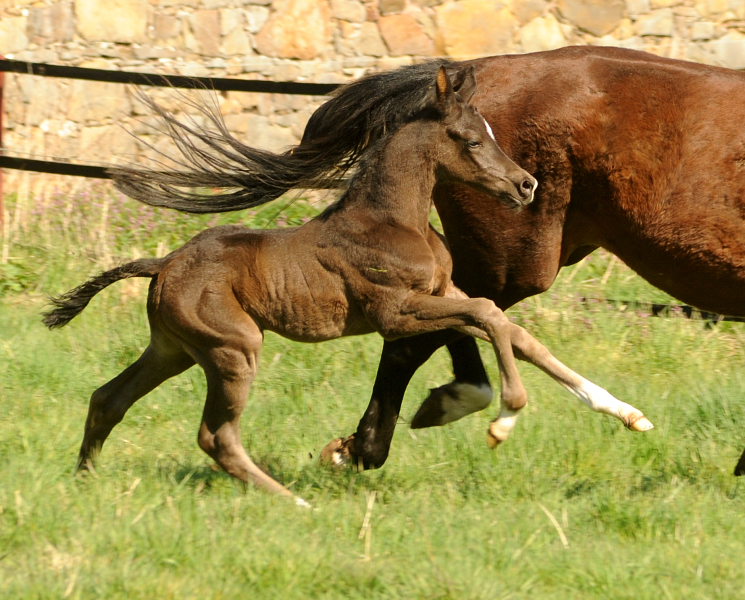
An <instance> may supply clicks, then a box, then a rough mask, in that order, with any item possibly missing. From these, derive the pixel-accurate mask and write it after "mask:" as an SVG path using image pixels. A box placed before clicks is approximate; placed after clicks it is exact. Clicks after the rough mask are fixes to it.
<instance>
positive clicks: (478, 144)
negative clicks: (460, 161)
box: [466, 140, 481, 148]
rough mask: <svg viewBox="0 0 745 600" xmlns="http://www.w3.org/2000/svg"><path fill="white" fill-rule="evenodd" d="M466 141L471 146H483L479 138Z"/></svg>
mask: <svg viewBox="0 0 745 600" xmlns="http://www.w3.org/2000/svg"><path fill="white" fill-rule="evenodd" d="M466 143H467V144H468V147H469V148H478V147H479V146H481V142H479V141H478V140H468V141H467V142H466Z"/></svg>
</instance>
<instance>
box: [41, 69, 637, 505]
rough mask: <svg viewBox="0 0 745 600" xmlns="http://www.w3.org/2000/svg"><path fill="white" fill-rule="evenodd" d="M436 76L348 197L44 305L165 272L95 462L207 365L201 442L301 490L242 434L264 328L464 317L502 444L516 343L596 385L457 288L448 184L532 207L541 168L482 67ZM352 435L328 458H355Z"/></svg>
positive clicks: (445, 323)
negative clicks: (490, 365)
mask: <svg viewBox="0 0 745 600" xmlns="http://www.w3.org/2000/svg"><path fill="white" fill-rule="evenodd" d="M433 84H434V85H433V92H432V94H431V99H430V101H429V102H428V103H427V104H425V105H424V106H422V108H421V110H420V111H419V112H418V113H416V114H414V115H412V116H411V117H410V119H409V120H408V121H407V122H406V123H404V124H403V125H402V126H400V127H399V128H398V129H396V130H395V131H394V132H393V133H390V134H389V135H387V136H386V137H384V138H383V139H382V140H381V141H379V142H378V143H377V144H376V145H375V146H374V147H373V148H372V149H371V150H370V152H369V153H368V156H367V157H366V158H365V159H364V161H363V163H362V165H361V167H360V169H359V172H358V174H357V175H356V176H355V177H354V178H353V180H352V182H351V183H350V185H349V188H348V190H347V191H346V193H345V194H344V195H343V197H342V198H341V199H340V200H339V201H338V202H336V203H334V204H333V205H331V206H330V207H329V208H328V209H326V210H325V211H324V212H323V213H322V214H321V215H319V216H318V217H317V218H316V219H314V220H312V221H311V222H309V223H307V224H305V225H303V226H302V227H298V228H291V229H282V230H271V231H267V230H251V229H246V228H244V227H240V226H224V227H216V228H213V229H208V230H206V231H204V232H202V233H200V234H198V235H197V236H195V237H194V238H193V239H192V240H190V241H189V242H188V243H186V244H185V245H184V246H182V247H181V248H179V249H178V250H175V251H174V252H172V253H171V254H169V255H168V256H166V257H164V258H162V259H142V260H137V261H134V262H131V263H128V264H125V265H122V266H120V267H117V268H115V269H112V270H110V271H107V272H105V273H102V274H100V275H98V276H96V277H94V278H92V279H90V280H88V281H87V282H85V283H83V284H82V285H81V286H79V287H78V288H75V289H74V290H71V291H70V292H68V293H67V294H64V295H63V296H61V297H59V298H56V299H53V303H54V304H55V305H56V308H53V309H52V310H50V311H49V312H48V313H47V314H46V315H45V317H44V323H45V324H46V325H47V326H49V327H50V328H52V327H58V326H62V325H64V324H66V323H67V322H69V321H70V320H71V319H72V318H73V317H74V316H75V315H77V314H79V313H80V312H81V311H82V310H83V309H84V308H85V306H86V305H87V303H88V302H89V301H90V299H91V298H92V297H93V296H94V295H95V294H96V293H98V292H99V291H100V290H102V289H103V288H105V287H106V286H108V285H110V284H111V283H113V282H115V281H118V280H120V279H123V278H126V277H150V278H152V282H151V284H150V291H149V295H148V301H147V309H148V318H149V322H150V328H151V341H150V345H149V346H148V348H147V349H146V350H145V352H144V353H143V355H142V356H141V357H140V358H139V359H138V360H137V361H136V362H135V363H134V364H132V365H131V366H129V367H128V368H127V369H125V370H124V371H123V372H122V373H121V374H119V375H118V376H117V377H115V378H114V379H112V380H111V381H109V382H108V383H107V384H105V385H104V386H102V387H101V388H99V389H98V390H96V391H95V392H94V393H93V395H92V397H91V400H90V407H89V412H88V417H87V420H86V424H85V435H84V439H83V443H82V447H81V449H80V456H79V460H78V468H88V466H89V464H90V461H91V460H93V458H94V457H95V455H96V454H97V453H98V452H99V451H100V449H101V446H102V445H103V443H104V441H105V440H106V438H107V436H108V435H109V434H110V432H111V430H112V429H113V427H114V426H115V425H116V424H117V423H119V422H120V421H121V420H122V418H123V417H124V415H125V413H126V412H127V410H128V409H129V408H130V407H131V406H132V405H133V404H134V403H135V402H136V401H137V400H138V399H139V398H141V397H142V396H144V395H145V394H147V393H148V392H150V391H151V390H152V389H154V388H155V387H156V386H158V385H159V384H161V383H162V382H163V381H165V380H166V379H168V378H170V377H173V376H174V375H177V374H178V373H181V372H182V371H184V370H185V369H187V368H189V367H191V366H192V365H194V364H195V363H197V364H199V365H200V366H201V367H202V368H203V369H204V372H205V375H206V378H207V400H206V404H205V407H204V413H203V417H202V423H201V426H200V428H199V438H198V439H199V445H200V447H201V448H202V449H203V450H204V451H205V452H206V453H207V454H209V455H210V456H211V457H212V458H213V459H214V460H215V461H216V462H217V463H218V464H219V465H220V466H221V467H222V468H223V469H224V470H225V471H227V472H228V473H229V474H230V475H232V476H233V477H236V478H238V479H240V480H242V481H244V482H249V481H250V482H253V483H254V484H256V485H257V486H260V487H263V488H265V489H267V490H270V491H273V492H278V493H281V494H287V495H291V493H290V492H289V490H287V488H285V487H284V486H282V485H281V484H280V483H278V482H277V481H275V480H274V479H272V478H271V477H270V476H269V475H267V474H266V473H264V472H263V471H262V470H261V469H259V468H258V467H257V466H256V465H255V464H254V462H253V461H252V460H251V458H250V457H249V456H248V454H247V453H246V451H245V449H244V447H243V445H242V443H241V438H240V432H239V420H240V416H241V412H242V410H243V408H244V405H245V403H246V400H247V396H248V392H249V388H250V386H251V382H252V381H253V379H254V377H255V376H256V372H257V369H258V363H259V355H260V352H261V346H262V342H263V332H264V330H269V331H274V332H276V333H278V334H280V335H282V336H285V337H287V338H290V339H293V340H297V341H302V342H322V341H325V340H330V339H334V338H338V337H341V336H349V335H360V334H366V333H372V332H378V333H380V334H381V335H382V336H383V337H384V338H385V339H386V340H392V339H396V338H400V337H403V336H410V335H415V334H419V333H424V332H430V331H435V330H441V329H446V328H454V329H457V330H459V331H463V332H465V333H468V334H470V335H474V336H477V337H479V338H482V339H485V340H488V341H489V342H490V343H491V344H492V345H493V347H494V351H495V352H496V356H497V359H498V362H499V370H500V374H501V379H502V386H501V402H502V409H501V412H500V415H499V418H498V419H497V420H495V421H494V423H492V425H491V427H490V430H489V439H490V443H491V444H496V443H498V442H499V441H502V440H503V439H505V438H506V437H507V435H508V434H509V431H510V429H511V428H512V425H513V424H514V417H515V415H516V413H517V411H518V410H519V409H520V408H522V407H523V406H524V405H525V403H526V393H525V389H524V387H523V385H522V382H521V380H520V376H519V374H518V371H517V368H516V365H515V357H514V355H513V345H514V347H515V349H516V352H517V354H518V357H519V358H522V359H525V360H528V361H530V362H532V363H533V364H536V365H537V366H539V367H540V368H542V369H543V370H545V371H546V372H548V373H549V374H550V375H551V376H552V377H554V378H555V379H557V380H558V381H559V382H560V383H562V384H563V385H565V386H566V387H568V388H570V389H571V390H572V391H574V392H575V393H578V394H579V393H583V390H584V391H586V390H587V389H589V388H588V386H592V384H590V383H589V382H587V381H586V380H584V379H583V378H581V377H580V376H579V375H577V374H575V373H574V372H572V371H571V370H569V369H568V368H566V367H565V366H564V365H562V364H561V363H560V362H559V361H557V360H556V359H555V358H553V357H552V356H551V355H550V354H549V352H548V351H547V350H546V349H545V348H544V347H543V346H542V345H541V344H540V343H538V342H537V341H536V340H535V339H533V338H532V337H531V336H530V335H529V334H528V333H527V332H525V331H524V330H523V329H522V328H520V327H518V326H517V325H514V324H512V323H510V322H509V321H508V319H507V318H506V317H505V315H504V314H503V313H502V311H501V310H500V309H499V308H497V306H496V305H495V304H494V302H492V301H491V300H487V299H485V298H469V297H468V296H466V294H464V293H463V292H462V291H460V290H459V289H458V288H456V287H455V285H453V283H452V281H451V278H450V276H451V271H452V261H451V257H450V253H449V252H448V249H447V247H446V245H445V242H444V240H443V238H442V237H441V236H440V235H439V234H438V233H437V232H436V231H435V230H434V229H433V228H432V227H431V226H430V225H429V222H428V215H429V210H430V206H431V203H432V194H433V190H434V187H435V185H436V184H437V183H439V182H447V183H459V184H465V185H468V186H470V187H472V188H474V189H476V190H479V191H481V192H484V193H486V194H488V195H490V196H492V197H494V198H498V199H499V200H501V201H502V202H504V203H505V204H507V205H509V206H512V207H515V208H520V207H522V206H524V205H526V204H528V203H530V202H531V200H532V199H533V193H534V191H535V188H536V180H535V179H534V178H533V177H532V176H530V175H529V174H528V173H527V172H525V171H523V170H522V169H520V168H519V167H518V166H517V165H515V164H514V163H513V162H512V161H511V160H510V159H509V158H507V156H506V155H505V154H504V153H503V152H502V150H501V149H500V148H499V146H498V145H497V143H496V142H495V141H494V138H493V136H492V134H491V130H490V129H489V127H488V125H487V124H486V122H485V121H484V119H483V118H482V117H481V115H480V114H479V113H478V112H477V111H476V110H475V109H474V108H473V107H471V106H469V105H468V104H467V101H468V99H469V98H470V96H471V95H472V93H473V92H474V90H475V77H474V74H473V70H470V71H469V72H468V74H467V76H466V78H465V81H464V83H463V84H462V85H461V87H460V90H459V93H458V94H456V93H455V92H454V90H453V86H452V84H451V82H450V79H449V78H448V76H447V74H446V71H445V69H442V68H441V69H440V70H439V71H438V72H437V76H436V80H435V81H433ZM595 387H596V386H595ZM597 389H598V390H599V389H600V388H597ZM603 392H604V391H603ZM604 393H606V394H607V392H604ZM608 396H609V395H608ZM489 400H490V395H489V397H488V398H486V400H485V404H488V402H489ZM615 402H616V403H617V404H618V405H619V406H621V405H622V406H623V407H625V408H624V411H625V412H623V411H622V414H620V413H619V415H616V416H619V418H622V420H624V422H625V423H626V425H627V426H628V427H630V428H633V429H637V430H645V429H648V428H651V423H649V422H648V421H647V420H646V419H645V418H644V417H643V415H642V414H641V413H640V412H639V411H637V410H636V409H634V408H633V407H630V406H628V405H625V404H623V403H620V402H618V401H615ZM345 443H347V442H346V441H340V442H339V443H338V444H337V447H336V448H333V449H331V450H330V451H328V452H327V453H326V455H327V456H328V457H330V458H332V459H333V460H335V461H336V462H343V461H344V459H345V457H346V456H347V455H348V453H346V452H345V447H344V444H345ZM298 501H299V502H302V501H301V500H300V499H298Z"/></svg>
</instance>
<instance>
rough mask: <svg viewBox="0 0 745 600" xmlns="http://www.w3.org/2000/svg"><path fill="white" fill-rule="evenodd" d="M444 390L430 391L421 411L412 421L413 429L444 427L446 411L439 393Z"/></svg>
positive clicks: (420, 408)
mask: <svg viewBox="0 0 745 600" xmlns="http://www.w3.org/2000/svg"><path fill="white" fill-rule="evenodd" d="M441 389H442V388H435V389H432V390H430V394H429V396H427V398H425V400H424V402H422V405H421V406H420V407H419V410H418V411H416V414H415V415H414V416H413V417H412V419H411V428H412V429H424V428H425V427H438V426H439V425H444V424H445V423H444V422H443V418H444V417H445V409H444V408H443V407H442V404H443V399H442V395H441V394H440V393H438V392H439V390H441Z"/></svg>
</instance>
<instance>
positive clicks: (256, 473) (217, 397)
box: [195, 311, 307, 506]
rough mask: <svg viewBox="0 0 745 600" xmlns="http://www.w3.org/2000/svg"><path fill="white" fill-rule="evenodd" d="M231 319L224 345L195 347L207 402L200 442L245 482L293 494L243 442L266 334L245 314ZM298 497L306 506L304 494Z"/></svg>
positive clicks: (203, 448) (206, 450) (223, 336)
mask: <svg viewBox="0 0 745 600" xmlns="http://www.w3.org/2000/svg"><path fill="white" fill-rule="evenodd" d="M232 316H234V318H232V319H228V321H230V323H221V324H220V326H222V325H224V324H228V325H229V326H230V328H231V331H230V332H226V333H223V334H221V338H222V339H221V344H220V345H218V346H213V347H211V348H198V349H195V356H196V358H197V362H198V363H199V364H200V366H201V367H202V368H203V369H204V372H205V375H206V377H207V401H206V403H205V406H204V413H203V415H202V423H201V425H200V427H199V446H200V448H202V450H204V451H205V452H206V453H207V454H208V455H209V456H210V457H212V459H213V460H214V461H215V462H216V463H217V464H219V465H220V466H221V467H222V468H223V469H224V470H225V471H226V472H227V473H228V474H229V475H232V476H233V477H235V478H237V479H240V480H241V481H243V482H245V483H249V482H250V483H253V484H254V485H256V486H258V487H261V488H264V489H266V490H268V491H270V492H275V493H279V494H283V495H287V496H294V494H292V492H290V491H289V490H288V489H287V488H286V487H284V486H283V485H282V484H281V483H279V482H277V481H275V480H274V479H272V478H271V477H270V476H269V475H267V474H266V473H264V471H262V470H261V469H260V468H259V467H258V466H257V465H256V464H255V463H254V462H253V461H252V460H251V458H250V457H249V455H248V453H247V452H246V450H245V448H244V447H243V444H242V443H241V433H240V418H241V413H242V412H243V409H244V407H245V405H246V401H247V399H248V393H249V390H250V388H251V383H252V382H253V380H254V377H255V376H256V371H257V369H258V362H259V355H260V353H261V344H262V341H263V335H262V333H261V330H260V329H259V328H258V326H257V325H256V324H255V323H254V322H253V320H251V319H250V317H248V316H247V315H246V314H245V313H243V312H242V311H241V313H240V314H238V313H237V312H236V313H234V315H231V317H232ZM296 502H297V503H298V504H301V505H306V506H307V503H305V502H304V501H303V500H301V499H300V498H297V499H296Z"/></svg>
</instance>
